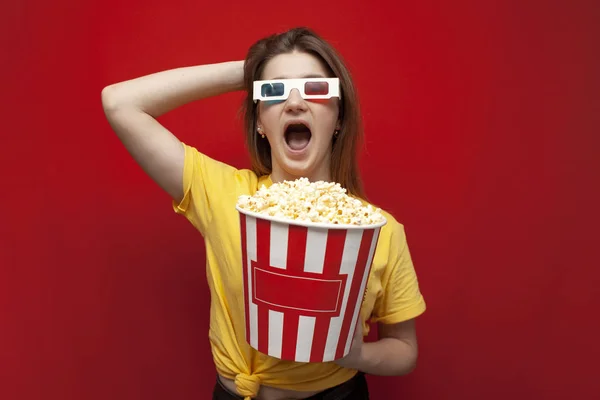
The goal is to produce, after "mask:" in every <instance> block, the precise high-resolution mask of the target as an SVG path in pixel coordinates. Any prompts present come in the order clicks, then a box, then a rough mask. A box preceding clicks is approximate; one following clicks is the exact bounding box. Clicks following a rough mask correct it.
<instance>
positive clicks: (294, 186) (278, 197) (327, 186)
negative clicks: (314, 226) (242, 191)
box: [237, 178, 384, 225]
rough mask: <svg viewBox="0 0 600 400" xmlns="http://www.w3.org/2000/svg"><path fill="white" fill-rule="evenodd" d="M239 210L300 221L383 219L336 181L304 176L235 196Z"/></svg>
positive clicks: (355, 222) (374, 221) (363, 222)
mask: <svg viewBox="0 0 600 400" xmlns="http://www.w3.org/2000/svg"><path fill="white" fill-rule="evenodd" d="M237 205H238V207H239V208H240V209H242V210H246V211H250V212H254V213H258V214H262V215H265V216H270V217H277V218H282V219H288V220H293V221H301V222H317V223H326V224H344V225H373V224H378V223H380V222H383V221H384V217H383V215H382V214H381V210H380V209H379V208H374V207H373V206H372V205H370V204H367V205H363V203H362V202H361V201H360V200H358V199H355V198H353V197H350V196H349V195H347V194H346V189H344V188H342V187H341V186H340V184H339V183H333V182H324V181H317V182H310V181H309V180H308V179H307V178H300V179H297V180H295V181H283V182H281V183H274V184H273V185H271V187H269V188H267V187H265V186H262V187H261V188H260V189H258V191H257V192H256V193H255V194H254V195H253V196H249V195H242V196H240V197H239V198H238V202H237Z"/></svg>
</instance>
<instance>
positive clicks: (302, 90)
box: [102, 28, 425, 400]
mask: <svg viewBox="0 0 600 400" xmlns="http://www.w3.org/2000/svg"><path fill="white" fill-rule="evenodd" d="M315 78H316V79H315ZM319 78H330V79H329V80H323V79H319ZM275 80H277V82H273V81H275ZM257 81H264V82H259V83H258V84H257V89H256V90H255V87H254V86H255V85H254V84H255V82H257ZM324 82H325V83H324ZM235 90H245V91H246V92H247V98H246V101H245V107H244V111H245V130H246V142H247V146H248V148H249V151H250V157H251V160H252V168H251V169H250V170H246V169H236V168H234V167H232V166H229V165H226V164H224V163H221V162H219V161H217V160H214V159H211V158H210V157H208V156H206V155H204V154H203V153H201V152H200V151H198V150H197V149H196V148H194V147H192V146H189V145H187V144H184V143H182V142H180V141H179V140H178V139H177V138H176V137H175V136H174V135H173V134H172V133H171V132H169V131H168V130H167V129H166V128H165V127H163V126H161V124H159V123H158V122H157V120H156V118H157V117H159V116H160V115H162V114H164V113H166V112H168V111H170V110H173V109H174V108H176V107H179V106H182V105H184V104H186V103H189V102H192V101H196V100H200V99H204V98H207V97H210V96H217V95H219V94H222V93H226V92H230V91H235ZM338 92H339V93H338ZM319 93H320V94H323V93H329V94H332V96H331V97H330V98H326V99H314V98H310V94H319ZM102 104H103V107H104V111H105V113H106V117H107V119H108V121H109V123H110V125H111V126H112V128H113V129H114V131H115V132H116V134H117V135H118V137H119V139H120V140H121V141H122V143H123V144H124V146H125V147H126V148H127V150H128V151H129V153H130V154H131V156H132V157H133V158H134V159H135V160H136V162H137V163H139V165H140V166H141V167H142V168H143V170H144V171H145V172H146V173H147V174H148V175H149V176H150V177H151V178H152V179H153V180H154V181H155V182H156V183H157V184H158V185H159V186H160V187H162V188H163V189H164V190H165V191H166V192H167V193H168V194H169V195H170V196H171V197H172V199H173V208H174V210H175V212H177V213H179V214H182V215H183V216H185V217H186V218H187V219H188V220H189V221H190V223H192V224H193V225H194V226H195V227H196V228H197V229H198V231H199V232H200V233H201V234H202V236H203V237H204V240H205V244H206V261H207V266H206V267H207V276H208V283H209V287H210V291H211V299H212V301H211V309H210V330H209V339H210V343H211V346H212V353H213V358H214V362H215V366H216V369H217V373H218V374H217V383H216V384H215V388H214V394H213V398H214V399H239V398H246V399H250V398H257V399H264V400H280V399H367V398H368V390H367V385H366V381H365V378H364V374H376V375H403V374H407V373H409V372H410V371H412V369H413V368H414V367H415V363H416V359H417V339H416V333H415V323H414V319H415V318H416V317H417V316H418V315H420V314H421V313H423V312H424V311H425V302H424V300H423V297H422V295H421V293H420V290H419V286H418V282H417V277H416V274H415V271H414V267H413V264H412V261H411V257H410V253H409V250H408V247H407V243H406V237H405V234H404V229H403V226H402V225H401V224H399V223H398V222H397V221H396V220H395V219H394V218H393V217H392V216H391V215H390V214H389V213H385V212H384V215H385V217H386V218H387V221H388V222H387V224H386V225H385V226H384V227H383V228H382V230H381V233H380V237H379V243H378V247H377V250H376V252H375V256H374V259H373V266H372V271H371V275H370V277H369V281H368V286H367V290H366V294H365V297H364V301H363V304H362V307H361V314H360V321H361V323H359V324H358V325H357V326H358V328H357V332H356V335H355V339H354V341H353V344H352V347H351V351H350V353H349V354H348V355H347V356H346V357H344V358H343V359H340V360H337V361H335V362H327V363H297V362H289V361H282V360H280V359H277V358H274V357H270V356H267V355H265V354H263V353H260V352H258V351H256V350H254V349H253V348H251V347H250V346H249V344H248V343H247V342H246V338H245V317H244V301H243V298H242V297H241V296H239V293H242V292H243V283H242V282H243V281H242V262H241V254H240V250H239V249H240V227H239V216H238V214H237V211H236V209H235V204H236V201H237V199H238V196H240V195H242V194H250V195H251V194H254V193H255V192H256V190H257V189H258V188H259V187H261V186H262V185H266V186H267V187H268V186H269V185H271V184H272V183H274V182H281V181H283V180H294V179H297V178H299V177H306V178H308V179H309V180H311V181H317V180H323V181H333V182H338V183H340V184H341V185H342V186H343V187H344V188H346V189H347V190H348V192H349V194H352V195H354V196H357V197H360V198H363V199H364V195H363V190H362V186H361V181H360V178H359V170H358V165H357V158H356V151H357V147H358V144H359V143H360V139H361V135H362V126H361V119H360V111H359V107H358V101H357V96H356V92H355V88H354V85H353V83H352V80H351V78H350V74H349V72H348V70H347V68H346V67H345V65H344V63H343V62H342V60H341V58H340V57H339V56H338V54H337V53H336V51H335V50H334V49H333V48H332V47H331V46H330V45H329V44H328V43H327V42H326V41H324V40H323V39H322V38H320V37H319V36H318V35H316V34H315V33H314V32H312V31H311V30H309V29H306V28H297V29H292V30H290V31H287V32H284V33H282V34H278V35H273V36H270V37H267V38H265V39H262V40H260V41H258V42H257V43H256V44H254V45H253V46H252V47H251V48H250V50H249V52H248V54H247V57H246V59H245V60H244V61H235V62H223V63H219V64H210V65H202V66H193V67H186V68H178V69H173V70H168V71H163V72H159V73H156V74H152V75H149V76H144V77H140V78H137V79H133V80H129V81H125V82H121V83H117V84H114V85H110V86H108V87H106V88H105V89H104V90H103V91H102ZM205 134H219V133H218V132H205ZM201 140H202V138H201V137H200V138H199V141H201ZM368 320H370V321H372V322H375V323H377V324H378V332H379V338H378V340H377V341H375V342H370V343H364V342H363V335H366V334H367V333H368V327H369V325H368V324H367V321H368Z"/></svg>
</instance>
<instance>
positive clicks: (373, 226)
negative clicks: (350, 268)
mask: <svg viewBox="0 0 600 400" xmlns="http://www.w3.org/2000/svg"><path fill="white" fill-rule="evenodd" d="M235 209H236V210H237V211H238V212H239V213H240V214H244V215H248V216H250V217H254V218H256V219H262V220H266V221H271V222H278V223H280V224H284V225H295V226H303V227H307V228H321V229H329V230H332V229H347V230H361V231H366V230H369V229H377V228H381V227H383V226H384V225H386V224H387V218H385V216H384V215H382V216H381V217H382V218H383V221H381V222H378V223H376V224H370V225H352V224H328V223H325V222H310V221H294V220H291V219H286V218H280V217H272V216H270V215H265V214H260V213H257V212H254V211H248V210H244V209H242V208H240V206H238V205H236V206H235Z"/></svg>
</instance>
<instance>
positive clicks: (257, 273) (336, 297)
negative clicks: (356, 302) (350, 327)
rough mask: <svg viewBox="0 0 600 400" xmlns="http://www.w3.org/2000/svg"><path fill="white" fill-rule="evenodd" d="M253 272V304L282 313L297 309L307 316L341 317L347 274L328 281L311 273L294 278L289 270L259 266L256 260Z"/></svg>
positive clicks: (253, 262)
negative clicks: (260, 304)
mask: <svg viewBox="0 0 600 400" xmlns="http://www.w3.org/2000/svg"><path fill="white" fill-rule="evenodd" d="M286 272H287V274H285V273H286ZM252 273H253V275H254V279H253V280H254V290H253V295H254V297H253V301H254V302H255V303H257V304H259V303H262V304H264V305H265V306H267V307H268V308H269V309H272V310H275V311H281V312H284V311H286V310H287V311H290V310H295V311H298V312H300V313H301V314H302V315H305V316H327V317H337V316H338V315H340V308H341V303H342V295H343V293H344V288H345V286H346V276H345V275H338V276H337V277H328V279H324V278H323V277H322V276H321V277H318V278H316V277H314V276H311V275H309V274H296V275H290V274H289V271H285V270H282V269H279V268H273V267H270V266H266V267H264V266H259V265H258V264H257V263H256V262H255V261H252ZM332 278H333V279H332Z"/></svg>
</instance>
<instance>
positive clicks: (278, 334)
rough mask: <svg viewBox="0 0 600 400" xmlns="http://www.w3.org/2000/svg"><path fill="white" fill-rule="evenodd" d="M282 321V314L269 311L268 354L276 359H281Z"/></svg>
mask: <svg viewBox="0 0 600 400" xmlns="http://www.w3.org/2000/svg"><path fill="white" fill-rule="evenodd" d="M283 319H284V315H283V313H281V312H279V311H273V310H269V354H270V355H272V356H273V357H277V358H279V357H281V345H282V342H283Z"/></svg>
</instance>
